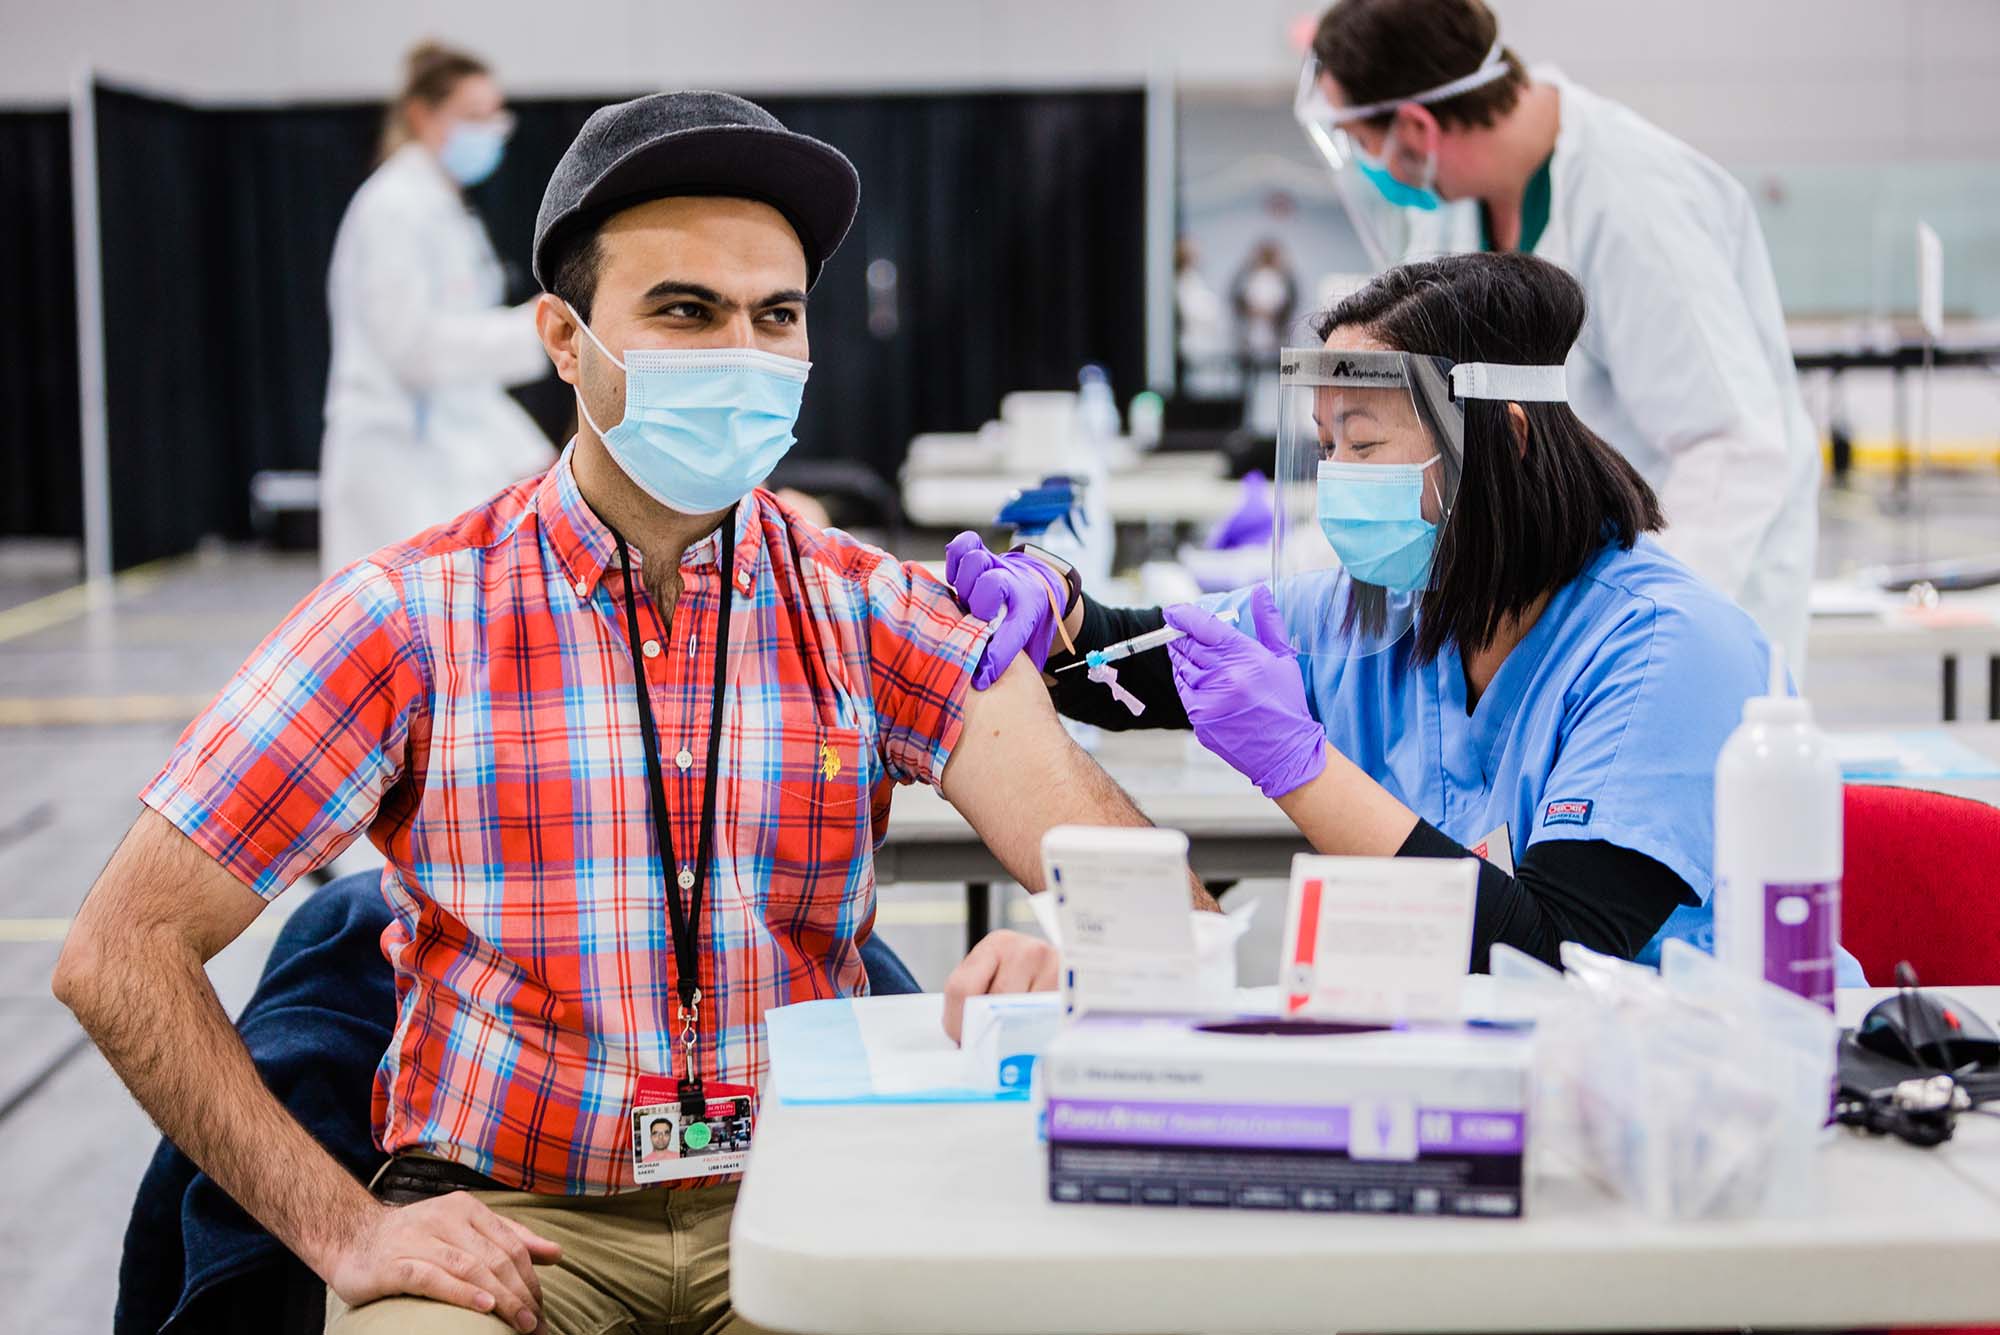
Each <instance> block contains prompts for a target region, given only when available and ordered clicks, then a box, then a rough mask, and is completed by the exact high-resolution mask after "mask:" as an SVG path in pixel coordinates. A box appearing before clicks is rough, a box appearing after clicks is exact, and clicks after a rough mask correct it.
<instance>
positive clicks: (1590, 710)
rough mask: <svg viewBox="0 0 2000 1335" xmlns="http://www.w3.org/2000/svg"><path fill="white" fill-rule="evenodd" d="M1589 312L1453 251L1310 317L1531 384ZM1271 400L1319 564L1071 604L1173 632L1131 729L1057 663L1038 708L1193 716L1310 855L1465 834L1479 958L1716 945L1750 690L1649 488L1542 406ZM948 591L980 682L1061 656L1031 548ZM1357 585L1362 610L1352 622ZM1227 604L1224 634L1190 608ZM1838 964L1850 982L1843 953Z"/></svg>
mask: <svg viewBox="0 0 2000 1335" xmlns="http://www.w3.org/2000/svg"><path fill="white" fill-rule="evenodd" d="M1584 313H1585V306H1584V299H1583V293H1582V291H1581V290H1580V288H1579V287H1578V285H1577V284H1576V282H1575V281H1574V280H1573V279H1571V278H1569V277H1568V276H1567V275H1565V274H1564V273H1563V272H1562V271H1561V270H1560V269H1557V268H1555V267H1554V266H1553V265H1549V264H1545V263H1542V262H1540V261H1538V260H1535V259H1532V258H1529V257H1526V256H1519V255H1478V254H1474V255H1454V256H1447V257H1443V258H1441V259H1439V260H1436V261H1428V262H1418V263H1414V264H1410V265H1406V266H1402V267H1399V268H1396V269H1392V270H1390V271H1389V272H1388V273H1386V274H1384V275H1383V276H1382V277H1380V278H1378V279H1376V280H1375V281H1374V282H1373V283H1371V284H1370V285H1369V286H1367V287H1365V288H1363V289H1362V290H1361V291H1360V292H1358V293H1356V294H1355V295H1354V296H1352V297H1350V298H1348V299H1347V300H1345V301H1343V302H1342V303H1340V305H1338V306H1337V307H1335V308H1334V309H1333V310H1332V311H1331V312H1328V313H1326V314H1325V315H1323V316H1321V317H1320V318H1319V320H1318V321H1317V322H1316V324H1317V327H1318V329H1319V331H1320V332H1321V333H1322V335H1323V336H1324V338H1325V346H1326V348H1327V349H1329V350H1333V352H1330V353H1329V354H1327V355H1328V357H1329V359H1331V360H1334V361H1335V364H1336V365H1339V364H1340V362H1341V359H1342V358H1345V357H1353V356H1354V354H1363V355H1364V356H1365V357H1366V358H1369V359H1380V358H1381V357H1382V356H1383V353H1384V352H1385V351H1387V352H1388V353H1389V354H1390V359H1392V360H1393V359H1395V358H1398V357H1402V356H1405V355H1407V354H1421V355H1422V357H1423V358H1424V359H1425V360H1429V359H1443V360H1445V361H1447V362H1449V363H1451V364H1453V365H1463V364H1466V363H1474V364H1477V363H1500V364H1506V365H1503V366H1501V367H1500V368H1499V369H1500V370H1501V371H1511V370H1515V369H1516V368H1521V367H1528V368H1546V369H1547V371H1548V372H1555V371H1557V370H1558V368H1561V367H1562V364H1563V362H1564V359H1565V355H1566V354H1567V353H1568V352H1569V350H1570V347H1571V344H1572V342H1573V341H1574V339H1575V338H1576V335H1577V331H1578V329H1579V328H1580V326H1581V325H1582V324H1583V320H1584ZM1334 353H1338V354H1340V355H1341V356H1340V357H1335V356H1334V355H1333V354H1334ZM1308 355H1316V354H1308ZM1286 360H1287V361H1288V362H1298V363H1303V362H1304V361H1305V357H1295V356H1294V355H1293V354H1292V353H1290V352H1288V353H1287V356H1286ZM1466 369H1468V370H1470V369H1472V368H1470V367H1468V368H1466ZM1285 392H1286V393H1287V394H1302V397H1303V400H1304V401H1303V402H1295V406H1296V407H1298V408H1300V409H1309V410H1310V417H1309V418H1306V417H1304V416H1303V415H1301V416H1299V417H1295V416H1294V414H1293V411H1292V410H1291V408H1289V407H1281V416H1282V419H1283V420H1282V421H1281V425H1280V436H1279V440H1280V452H1281V454H1282V453H1283V452H1284V449H1285V442H1286V438H1287V437H1286V430H1287V427H1288V426H1289V425H1290V424H1292V423H1294V422H1295V421H1302V422H1304V423H1305V424H1304V427H1303V430H1302V432H1300V433H1298V435H1297V436H1295V439H1299V440H1302V441H1303V442H1304V445H1305V449H1306V450H1307V451H1309V452H1310V453H1311V455H1312V456H1313V457H1312V459H1311V463H1312V467H1311V468H1300V467H1288V466H1287V464H1286V462H1285V461H1284V460H1283V459H1280V461H1279V462H1278V465H1277V476H1278V481H1277V482H1276V483H1275V484H1274V485H1275V486H1276V487H1277V488H1278V489H1279V491H1280V492H1281V494H1282V493H1285V492H1287V491H1290V490H1292V489H1294V488H1295V487H1303V491H1304V498H1305V502H1306V507H1305V511H1306V514H1307V516H1308V518H1307V520H1306V525H1305V530H1313V531H1305V530H1302V531H1299V532H1297V533H1296V534H1294V535H1291V536H1293V537H1295V538H1297V539H1299V540H1302V541H1310V542H1317V543H1319V544H1320V547H1321V548H1322V551H1324V549H1326V548H1328V547H1330V548H1331V549H1332V552H1331V555H1337V556H1338V558H1339V562H1340V563H1341V564H1340V566H1339V567H1332V563H1331V562H1327V563H1324V564H1326V565H1328V566H1329V567H1330V568H1328V569H1320V570H1316V571H1314V572H1313V573H1312V574H1310V575H1308V574H1299V575H1296V576H1293V577H1291V578H1288V579H1286V580H1283V581H1280V582H1279V583H1278V584H1277V585H1276V595H1275V597H1274V594H1273V590H1272V588H1271V587H1268V586H1262V585H1260V586H1258V587H1257V588H1255V589H1249V590H1242V591H1239V592H1237V593H1235V594H1230V595H1225V596H1222V597H1220V598H1217V599H1213V600H1208V601H1207V602H1206V603H1205V605H1204V606H1203V607H1195V606H1191V605H1183V606H1181V607H1173V608H1167V609H1164V611H1162V610H1161V609H1157V608H1154V609H1135V608H1110V607H1105V606H1103V605H1101V604H1099V603H1097V602H1096V601H1094V600H1093V599H1092V598H1090V597H1089V596H1088V594H1087V593H1084V594H1079V595H1078V596H1077V597H1076V598H1075V599H1074V604H1075V606H1074V607H1073V609H1072V610H1071V612H1070V614H1069V616H1068V618H1067V620H1066V623H1065V627H1066V629H1067V630H1068V631H1069V633H1070V635H1071V637H1072V638H1073V639H1074V641H1075V643H1076V645H1077V648H1078V649H1079V650H1086V651H1087V650H1089V649H1092V648H1098V647H1101V646H1103V645H1106V644H1111V643H1114V642H1117V641H1119V640H1123V639H1125V638H1127V637H1129V636H1131V635H1135V634H1142V633H1145V632H1147V631H1150V630H1156V629H1158V628H1159V627H1161V626H1162V625H1171V626H1175V627H1178V628H1180V629H1182V630H1185V631H1186V632H1187V638H1185V639H1181V640H1179V641H1176V642H1175V643H1173V644H1170V645H1168V646H1167V648H1166V650H1165V651H1164V652H1154V653H1148V654H1140V655H1135V656H1133V657H1130V658H1127V659H1125V660H1123V661H1122V662H1120V663H1119V664H1118V665H1117V667H1118V669H1119V673H1120V681H1119V684H1120V686H1121V687H1122V688H1123V689H1125V690H1127V691H1129V692H1130V693H1132V694H1133V695H1134V696H1136V697H1137V698H1138V699H1139V700H1140V701H1141V703H1143V704H1144V705H1145V711H1144V712H1143V713H1142V714H1140V715H1138V716H1137V717H1134V716H1133V715H1132V714H1130V713H1129V712H1127V710H1126V708H1125V707H1124V706H1123V705H1121V704H1119V703H1116V702H1115V701H1114V700H1113V697H1112V696H1111V695H1110V693H1109V692H1108V691H1107V690H1106V689H1105V688H1104V687H1103V686H1101V685H1098V684H1097V683H1094V682H1091V681H1089V680H1087V679H1086V678H1085V675H1084V673H1083V672H1081V671H1074V672H1064V673H1062V674H1061V675H1059V676H1054V677H1052V678H1051V680H1052V681H1053V682H1054V683H1055V685H1054V696H1055V700H1056V704H1057V707H1058V708H1059V709H1061V710H1062V712H1063V713H1065V714H1067V715H1070V716H1071V717H1073V718H1077V719H1080V720H1083V721H1085V722H1089V723H1093V724H1097V725H1098V726H1101V727H1107V728H1135V727H1146V728H1155V727H1158V728H1174V727H1192V728H1193V730H1194V732H1195V734H1196V736H1197V737H1198V738H1200V740H1201V741H1202V743H1203V744H1204V745H1205V746H1207V748H1208V749H1209V750H1210V751H1213V752H1215V753H1216V754H1218V755H1220V756H1221V757H1222V758H1223V759H1225V760H1227V761H1229V763H1230V764H1231V765H1233V766H1234V767H1235V768H1236V769H1237V770H1239V771H1240V772H1241V773H1243V774H1244V775H1245V776H1247V777H1248V778H1250V779H1251V780H1252V781H1253V782H1255V783H1257V785H1258V786H1259V787H1260V789H1261V790H1262V791H1263V792H1264V793H1265V794H1266V795H1267V796H1269V797H1271V798H1272V799H1273V800H1275V801H1276V802H1277V803H1278V804H1279V805H1280V806H1281V807H1283V808H1284V810H1285V812H1286V814H1287V815H1288V816H1290V817H1291V818H1292V820H1293V821H1294V822H1295V823H1296V824H1297V825H1298V826H1299V829H1300V830H1301V831H1302V832H1303V833H1304V834H1305V836H1306V838H1307V839H1308V840H1309V841H1310V842H1311V843H1312V845H1313V847H1314V848H1316V849H1318V850H1319V851H1321V852H1324V853H1334V854H1350V855H1359V856H1376V857H1387V856H1401V857H1463V856H1468V850H1472V849H1484V850H1485V851H1484V853H1483V854H1482V856H1484V857H1485V858H1486V861H1485V862H1484V864H1483V865H1482V866H1481V868H1480V880H1479V893H1478V899H1477V908H1476V912H1475V917H1474V927H1473V952H1472V956H1471V959H1470V961H1469V963H1470V964H1471V966H1472V967H1473V968H1475V969H1480V970H1483V969H1484V968H1485V967H1486V962H1487V954H1488V951H1489V949H1490V947H1491V946H1492V945H1493V943H1495V942H1504V943H1505V944H1508V945H1511V946H1514V947H1516V948H1517V949H1520V950H1524V951H1527V952H1528V953H1530V954H1532V955H1535V956H1537V957H1538V958H1541V959H1543V960H1547V961H1550V962H1551V963H1553V962H1555V961H1556V959H1557V954H1558V947H1559V946H1560V945H1561V943H1562V942H1563V941H1569V940H1574V941H1580V942H1582V943H1583V944H1585V945H1587V946H1589V947H1590V948H1592V949H1594V950H1598V951H1603V952H1606V953H1610V954H1616V955H1619V956H1623V957H1627V958H1638V959H1640V960H1642V961H1645V962H1654V961H1656V960H1657V957H1658V951H1659V946H1660V943H1661V942H1662V941H1663V940H1665V939H1666V938H1667V937H1677V938H1681V939H1684V940H1688V941H1690V942H1692V943H1694V944H1696V945H1698V946H1701V947H1702V948H1704V949H1706V948H1710V947H1712V944H1713V939H1714V933H1713V927H1712V915H1711V912H1710V908H1709V900H1710V895H1711V892H1712V888H1713V874H1712V872H1713V849H1714V825H1713V821H1714V801H1715V797H1714V772H1715V761H1716V757H1717V755H1718V754H1719V753H1720V751H1721V749H1722V745H1723V742H1724V741H1725V740H1726V739H1727V738H1728V736H1729V734H1730V732H1731V731H1732V730H1733V729H1734V728H1735V727H1736V724H1737V722H1738V721H1739V719H1740V718H1741V715H1742V706H1743V701H1744V700H1745V699H1746V698H1748V697H1749V696H1752V695H1756V694H1761V693H1762V691H1763V689H1764V683H1765V681H1766V673H1767V671H1768V668H1769V651H1768V649H1767V648H1766V642H1765V640H1764V638H1763V637H1762V636H1761V635H1760V634H1759V633H1758V631H1757V628H1756V626H1755V624H1754V623H1752V622H1751V620H1750V619H1749V618H1748V617H1747V616H1746V615H1744V613H1743V611H1742V610H1741V609H1740V608H1738V607H1736V606H1734V605H1733V604H1731V603H1730V602H1729V601H1728V600H1726V599H1724V598H1723V597H1721V595H1720V594H1718V593H1717V592H1716V591H1715V590H1714V589H1713V588H1712V587H1711V586H1709V585H1708V584H1706V583H1704V582H1703V581H1701V580H1698V579H1696V578H1695V577H1694V576H1693V575H1692V574H1691V573H1690V572H1689V571H1688V570H1687V568H1686V567H1685V566H1683V565H1681V564H1680V563H1679V562H1678V561H1676V560H1675V559H1674V558H1673V557H1672V556H1670V555H1669V554H1668V553H1666V552H1665V551H1664V550H1662V548H1661V547H1660V545H1659V544H1658V543H1656V542H1655V541H1654V540H1653V539H1652V538H1650V537H1648V536H1645V535H1646V534H1647V533H1649V532H1650V531H1652V530H1655V529H1657V528H1658V527H1659V523H1660V515H1659V508H1658V505H1657V502H1656V501H1655V499H1654V496H1653V494H1652V492H1651V490H1650V489H1649V488H1648V487H1647V486H1646V484H1645V482H1644V480H1643V479H1641V478H1640V477H1639V476H1638V474H1637V473H1636V472H1635V471H1634V470H1633V469H1632V467H1631V465H1630V464H1629V463H1627V462H1626V461H1625V460H1624V459H1623V458H1621V457H1620V456H1619V455H1618V454H1617V453H1616V452H1615V451H1613V450H1612V449H1611V448H1610V446H1609V445H1607V444H1606V443H1605V442H1604V441H1602V440H1600V439H1598V438H1597V437H1596V436H1594V435H1593V434H1592V433H1591V432H1590V431H1589V429H1588V428H1586V427H1585V426H1584V425H1583V424H1582V423H1581V422H1580V421H1579V420H1578V419H1577V417H1576V416H1575V415H1574V414H1573V413H1572V412H1570V410H1569V408H1568V406H1567V405H1566V404H1564V403H1562V402H1557V401H1548V402H1542V401H1530V402H1509V401H1505V399H1504V397H1496V396H1495V395H1494V394H1493V393H1491V392H1487V393H1483V394H1473V393H1471V392H1470V390H1469V389H1468V390H1467V391H1465V392H1461V391H1460V390H1458V389H1457V388H1454V389H1453V390H1452V391H1451V392H1452V393H1453V394H1456V395H1458V397H1459V402H1458V403H1457V404H1455V405H1454V404H1452V403H1450V402H1447V401H1446V400H1445V398H1444V394H1445V391H1444V390H1443V388H1442V385H1440V389H1439V391H1438V394H1437V395H1436V396H1433V397H1432V398H1431V399H1430V400H1429V401H1428V404H1427V406H1426V408H1425V410H1424V411H1422V412H1420V411H1416V410H1415V407H1414V405H1413V402H1412V396H1411V394H1410V392H1409V391H1407V390H1400V389H1399V390H1398V391H1397V392H1395V393H1393V394H1392V393H1390V392H1388V391H1384V390H1376V389H1363V390H1359V391H1355V390H1342V391H1338V392H1334V391H1326V390H1314V389H1307V390H1304V391H1296V390H1287V391H1285ZM1515 392H1516V393H1524V392H1523V391H1515ZM1449 412H1459V413H1462V432H1461V440H1462V445H1460V446H1459V447H1457V449H1456V450H1455V451H1454V450H1453V449H1452V448H1451V447H1450V446H1449V445H1448V444H1447V442H1448V440H1449V432H1448V431H1446V430H1441V429H1440V427H1439V425H1438V424H1439V423H1440V422H1443V421H1445V419H1446V414H1447V413H1449ZM1315 474H1317V483H1316V485H1315V484H1314V482H1313V481H1311V479H1312V478H1313V477H1314V475H1315ZM1281 504H1282V503H1281ZM1282 540H1283V539H1282V537H1281V541H1282ZM947 578H949V579H950V580H951V582H952V584H953V586H954V587H955V588H956V589H957V591H958V593H959V596H960V597H962V598H964V599H966V601H967V603H968V605H969V606H971V607H972V608H973V610H974V611H976V612H980V613H982V614H989V615H990V614H991V613H992V612H994V611H995V610H997V608H999V607H1002V606H1004V607H1005V608H1006V616H1005V617H1004V618H1003V619H1002V621H1001V629H1000V630H999V631H998V632H996V634H995V636H994V638H993V642H992V644H991V646H990V647H989V650H988V656H987V660H986V662H985V663H984V664H983V665H982V668H981V672H980V675H979V676H978V677H976V678H975V683H976V682H977V681H979V680H983V679H985V678H986V677H989V676H991V675H992V674H993V673H994V672H995V671H996V670H998V669H999V668H1000V667H1001V666H1003V665H1004V664H1005V663H1007V662H1008V661H1009V660H1010V658H1011V657H1012V655H1014V654H1016V653H1024V654H1026V655H1027V656H1028V657H1029V659H1030V661H1032V662H1037V663H1041V664H1043V665H1044V666H1045V667H1046V668H1047V669H1049V670H1054V669H1056V668H1059V667H1062V666H1065V665H1067V664H1070V663H1074V662H1075V661H1076V659H1075V658H1074V657H1073V656H1072V655H1071V654H1070V653H1069V652H1068V651H1066V650H1063V649H1061V648H1060V647H1059V646H1057V647H1053V648H1052V639H1053V635H1054V627H1053V624H1052V619H1053V612H1052V611H1051V600H1050V594H1051V592H1052V591H1054V590H1055V589H1056V587H1057V581H1056V580H1055V579H1054V577H1053V576H1052V575H1051V574H1049V573H1048V571H1047V569H1046V567H1044V566H1042V565H1041V563H1040V562H1038V561H1036V560H1035V559H1034V558H1033V557H1032V556H1030V555H1028V554H1026V553H1008V554H1006V555H1002V556H994V555H992V554H991V553H988V552H987V551H986V550H985V549H984V548H983V547H981V546H980V544H979V540H978V537H977V535H976V534H964V535H961V536H960V537H959V538H957V539H956V540H954V541H953V543H952V546H951V553H950V557H949V558H948V566H947ZM1364 580H1365V581H1368V582H1370V583H1372V585H1373V593H1372V596H1373V597H1374V598H1375V599H1376V600H1377V602H1378V603H1379V604H1380V606H1381V607H1382V608H1383V609H1384V611H1383V615H1382V616H1381V617H1380V618H1379V619H1377V620H1376V621H1374V622H1373V623H1372V624H1370V623H1368V622H1365V621H1363V622H1359V623H1357V622H1356V621H1354V620H1350V619H1349V618H1348V616H1347V615H1346V609H1347V608H1348V607H1349V606H1352V605H1354V604H1355V603H1356V602H1357V601H1358V600H1357V599H1356V597H1355V596H1354V593H1353V590H1354V589H1355V587H1356V586H1357V585H1360V584H1361V583H1362V582H1363V581H1364ZM1281 604H1282V607H1281ZM1229 609H1234V610H1235V611H1236V612H1237V614H1238V620H1237V624H1236V625H1235V626H1234V627H1232V626H1229V625H1226V624H1224V623H1223V622H1222V621H1220V620H1219V619H1218V618H1217V617H1216V616H1215V615H1212V613H1213V612H1220V611H1225V610H1229ZM1399 613H1400V614H1405V615H1404V616H1403V617H1402V619H1399V617H1398V614H1399ZM1841 970H1842V980H1843V985H1846V984H1854V983H1858V982H1859V980H1860V973H1859V969H1858V968H1857V967H1856V966H1855V964H1854V962H1853V960H1852V959H1851V958H1848V957H1846V956H1842V958H1841Z"/></svg>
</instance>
